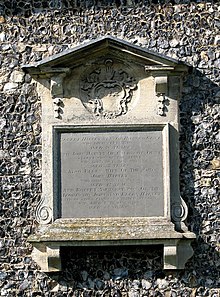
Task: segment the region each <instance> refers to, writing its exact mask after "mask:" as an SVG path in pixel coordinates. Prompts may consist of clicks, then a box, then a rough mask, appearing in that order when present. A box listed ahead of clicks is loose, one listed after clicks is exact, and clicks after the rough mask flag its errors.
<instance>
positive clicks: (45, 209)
mask: <svg viewBox="0 0 220 297" xmlns="http://www.w3.org/2000/svg"><path fill="white" fill-rule="evenodd" d="M35 218H36V221H37V222H38V223H39V224H49V223H50V222H51V221H52V209H51V208H50V207H49V206H47V205H46V204H45V198H44V197H43V198H42V199H41V200H40V202H39V203H38V205H37V208H36V213H35Z"/></svg>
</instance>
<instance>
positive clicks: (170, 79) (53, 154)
mask: <svg viewBox="0 0 220 297" xmlns="http://www.w3.org/2000/svg"><path fill="white" fill-rule="evenodd" d="M23 69H24V71H25V72H26V73H29V74H30V75H31V76H32V77H33V79H35V80H36V81H37V90H38V93H39V96H40V98H41V100H42V198H41V200H40V202H39V203H38V205H37V208H36V220H37V222H38V223H39V227H38V229H37V231H36V232H35V234H33V235H31V236H30V237H29V239H28V240H29V242H31V243H32V244H33V247H34V249H33V254H32V256H33V259H34V260H35V261H36V262H37V263H38V264H39V266H40V267H41V269H42V270H43V271H45V272H55V271H60V270H61V269H62V267H61V258H60V249H61V248H62V247H63V246H71V247H74V246H91V247H92V246H99V245H104V246H107V245H108V246H109V245H162V246H163V251H164V252H163V253H164V254H163V267H164V269H183V268H184V266H185V263H186V262H187V260H188V259H189V258H190V257H191V256H192V255H193V250H192V248H191V242H192V240H193V239H194V238H195V234H194V233H192V232H189V231H188V228H187V227H186V225H185V220H186V217H187V206H186V204H185V202H184V201H183V199H182V198H181V197H180V191H179V155H178V154H179V149H178V146H179V134H178V130H179V115H178V102H179V100H180V96H181V80H182V76H183V74H184V73H186V72H187V69H188V67H187V66H186V65H184V64H183V63H181V62H179V61H176V60H174V59H172V58H169V57H165V56H163V55H160V54H158V53H155V52H152V51H149V50H147V49H143V48H141V47H139V46H136V45H133V44H131V43H129V42H126V41H124V40H120V39H117V38H113V37H111V36H104V37H102V38H99V39H97V40H94V41H90V42H88V43H87V44H83V45H80V46H77V47H75V48H73V49H69V50H66V51H64V52H62V53H59V54H57V55H54V56H52V57H49V58H46V59H43V60H42V61H39V62H36V63H34V64H33V65H25V66H24V67H23ZM130 130H132V131H137V132H138V131H161V135H162V147H161V151H162V163H163V166H161V167H162V168H161V170H162V176H163V187H161V188H163V190H162V191H163V197H164V198H163V199H164V200H163V203H164V204H163V206H164V213H163V215H152V216H150V215H148V216H144V215H143V216H132V214H131V215H130V216H122V217H120V216H115V217H114V216H109V217H102V215H101V214H100V216H98V217H92V216H90V217H77V216H76V215H74V216H73V217H66V218H65V216H64V217H63V216H62V213H61V207H60V200H61V188H60V183H61V168H60V167H61V166H60V159H61V154H60V148H59V146H60V143H61V140H60V136H61V135H62V133H67V134H68V133H75V132H77V133H82V134H83V133H87V132H89V133H98V132H97V131H106V133H108V132H109V133H113V132H111V131H118V132H119V133H128V131H130ZM112 135H113V134H112ZM74 201H75V200H74Z"/></svg>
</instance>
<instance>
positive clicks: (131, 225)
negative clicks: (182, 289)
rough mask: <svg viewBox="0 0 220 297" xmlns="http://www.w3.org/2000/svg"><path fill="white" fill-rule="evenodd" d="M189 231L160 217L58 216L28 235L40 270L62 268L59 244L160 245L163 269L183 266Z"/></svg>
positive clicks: (190, 237) (189, 252)
mask: <svg viewBox="0 0 220 297" xmlns="http://www.w3.org/2000/svg"><path fill="white" fill-rule="evenodd" d="M194 238H195V234H194V233H192V232H183V233H180V232H177V231H175V230H174V225H173V224H172V223H171V222H170V221H168V220H164V219H158V218H154V219H152V218H151V219H145V218H117V219H115V218H114V219H111V218H106V219H105V218H102V219H99V218H92V219H58V220H56V221H55V222H54V223H52V224H50V225H45V226H40V227H39V228H38V230H37V232H36V234H34V235H32V236H30V237H29V242H30V243H32V245H33V247H34V249H33V252H32V257H33V259H34V261H35V262H36V263H37V264H38V265H39V266H40V267H41V270H42V271H44V272H58V271H61V270H62V267H61V257H60V249H61V247H64V246H65V247H67V246H69V247H79V246H91V247H92V246H117V245H118V246H122V245H124V246H126V245H160V246H161V245H162V246H163V268H164V269H166V270H173V269H184V267H185V263H186V262H187V261H188V259H189V258H191V257H192V255H193V249H192V247H191V242H192V240H193V239H194Z"/></svg>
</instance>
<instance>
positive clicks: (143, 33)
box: [0, 0, 220, 297]
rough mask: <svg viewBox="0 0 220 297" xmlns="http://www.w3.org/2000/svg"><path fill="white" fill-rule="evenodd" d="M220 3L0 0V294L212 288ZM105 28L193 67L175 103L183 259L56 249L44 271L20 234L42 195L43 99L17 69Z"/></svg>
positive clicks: (219, 162) (194, 292) (146, 251)
mask: <svg viewBox="0 0 220 297" xmlns="http://www.w3.org/2000/svg"><path fill="white" fill-rule="evenodd" d="M219 19H220V8H219V4H218V1H217V2H216V3H215V2H214V1H212V2H206V1H198V3H192V2H191V1H181V0H179V1H172V2H171V1H170V2H169V1H166V2H163V3H162V2H161V4H157V3H156V1H151V2H150V1H132V0H130V1H129V0H127V1H126V0H124V1H123V0H115V1H113V0H108V1H107V0H106V1H89V0H87V1H77V0H75V1H70V0H56V1H55V0H53V1H37V0H32V1H20V0H19V1H1V2H0V49H1V51H0V65H1V67H0V136H1V137H0V163H1V166H0V292H1V293H0V295H1V296H10V297H11V296H56V297H58V296H106V297H107V296H115V297H116V296H124V297H125V296H129V297H139V296H167V297H168V296H172V297H175V296H184V297H186V296H213V297H217V296H220V289H219V285H220V283H219V279H220V278H219V271H220V259H219V229H220V228H219V219H218V216H219V214H220V210H219V176H220V171H219V169H220V159H219V143H220V132H219V111H220V108H219V103H220V88H219V83H220V75H219V72H220V70H219V68H220V31H219V29H220V21H219ZM106 34H110V35H112V36H115V37H118V38H122V39H125V40H128V41H130V42H133V43H135V44H137V45H140V46H143V47H144V48H149V49H151V50H154V51H157V52H159V53H163V54H165V55H167V56H170V57H173V58H176V59H179V60H181V61H184V62H186V63H188V64H189V65H191V66H192V67H191V72H190V73H189V75H188V76H186V77H185V80H184V85H183V98H182V101H181V103H180V121H181V133H180V143H181V151H180V158H181V194H182V197H183V198H184V199H185V201H186V202H187V204H188V206H189V216H188V225H189V229H190V230H192V231H193V232H195V233H196V234H197V240H196V241H195V243H194V244H193V245H194V250H195V254H194V256H193V258H192V259H191V260H190V261H189V262H188V263H187V266H186V269H185V270H184V271H181V272H172V271H168V272H164V271H162V266H161V256H162V250H161V249H160V248H156V249H154V248H153V249H152V248H149V247H146V248H143V247H142V248H137V247H136V248H135V247H129V248H114V249H108V248H100V249H93V250H91V249H81V250H76V251H74V252H73V251H72V250H70V249H66V250H63V256H62V257H63V259H64V270H63V272H61V273H57V274H51V275H46V274H44V273H41V272H40V271H39V269H38V267H37V266H36V264H35V263H34V262H33V261H32V259H31V256H30V253H31V245H30V244H28V243H27V241H26V239H27V237H28V236H29V235H30V234H31V233H32V232H33V231H34V228H35V227H36V222H35V220H34V210H35V207H36V205H37V202H38V201H39V199H40V196H41V124H40V123H41V122H40V120H41V102H40V98H38V95H37V93H36V84H35V82H34V81H33V80H31V78H30V77H29V75H25V74H24V73H23V72H22V70H21V66H22V65H23V64H28V63H31V62H35V61H39V60H41V59H42V58H44V57H47V56H49V55H52V54H55V53H58V52H61V51H62V50H64V49H67V48H69V47H73V46H74V45H76V44H79V43H82V42H84V41H88V40H89V39H94V38H96V37H99V36H103V35H106Z"/></svg>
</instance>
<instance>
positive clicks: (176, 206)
mask: <svg viewBox="0 0 220 297" xmlns="http://www.w3.org/2000/svg"><path fill="white" fill-rule="evenodd" d="M171 214H172V221H173V222H174V224H175V227H176V230H177V231H180V232H183V231H188V228H187V227H186V225H185V223H184V221H185V220H186V218H187V215H188V208H187V205H186V203H185V201H184V200H183V199H182V197H180V203H178V202H175V203H173V204H172V211H171Z"/></svg>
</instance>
